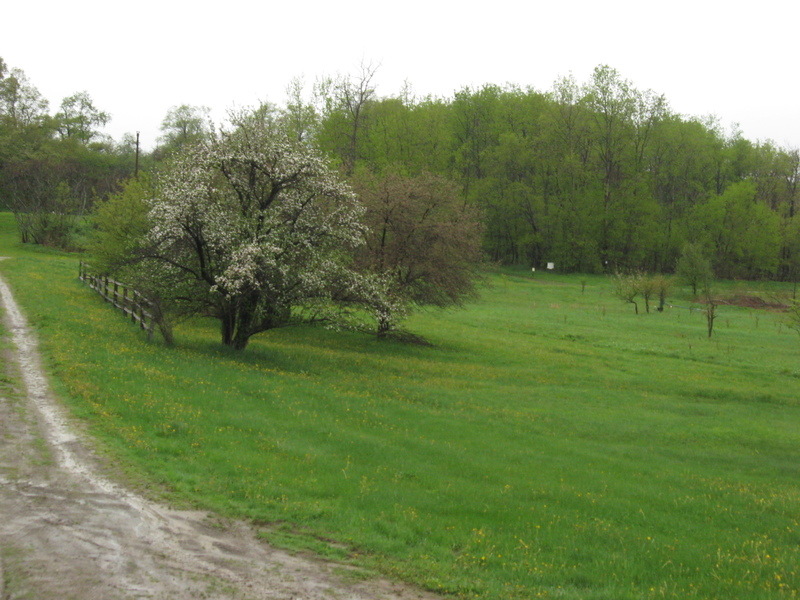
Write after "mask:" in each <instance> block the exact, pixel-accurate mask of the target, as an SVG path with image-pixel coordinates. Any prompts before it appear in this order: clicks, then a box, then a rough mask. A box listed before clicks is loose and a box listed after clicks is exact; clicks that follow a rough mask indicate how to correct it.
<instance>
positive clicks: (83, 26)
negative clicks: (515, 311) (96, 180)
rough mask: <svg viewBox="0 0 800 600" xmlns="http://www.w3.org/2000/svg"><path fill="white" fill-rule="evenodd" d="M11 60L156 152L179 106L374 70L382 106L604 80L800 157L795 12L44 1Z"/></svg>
mask: <svg viewBox="0 0 800 600" xmlns="http://www.w3.org/2000/svg"><path fill="white" fill-rule="evenodd" d="M0 18H2V21H3V26H2V33H1V34H0V56H2V57H3V58H4V59H5V61H6V63H7V64H8V65H9V66H10V67H19V68H21V69H23V70H24V71H25V72H26V74H27V75H28V77H29V78H30V80H31V82H32V83H33V84H34V85H35V86H36V87H37V88H38V89H39V90H40V91H41V92H42V94H44V96H45V97H47V98H48V100H49V101H50V104H51V112H55V111H56V110H57V109H58V105H59V104H60V102H61V99H62V98H63V97H65V96H68V95H70V94H72V93H75V92H78V91H83V90H86V91H88V92H89V94H90V95H91V97H92V98H93V100H94V102H95V105H96V106H97V107H98V108H99V109H101V110H104V111H106V112H109V113H110V114H111V116H112V121H111V123H110V124H109V126H108V127H107V128H106V131H107V133H109V134H110V135H112V136H113V137H114V138H116V139H119V138H120V137H121V136H122V134H124V133H126V132H135V131H140V132H141V136H142V144H143V146H144V147H146V148H151V147H152V146H153V145H154V143H155V138H156V137H157V136H158V135H159V127H160V124H161V121H162V119H163V118H164V116H165V115H166V113H167V110H168V109H169V108H170V107H171V106H175V105H179V104H194V105H205V106H209V107H211V108H212V111H213V112H212V114H213V116H214V117H215V120H217V121H219V120H221V119H222V118H224V116H225V114H226V111H227V110H228V109H229V108H232V107H235V106H240V107H241V106H248V105H253V104H256V103H258V101H259V100H268V101H271V102H275V103H282V102H283V101H284V98H285V90H286V86H287V84H288V83H289V81H290V80H291V79H292V78H294V77H303V78H304V79H305V81H306V83H307V84H309V86H310V84H311V83H313V82H314V81H315V79H316V78H317V77H320V76H323V75H335V74H337V73H356V72H358V70H359V65H360V64H361V63H362V62H364V63H369V62H371V63H373V64H379V65H380V67H379V69H378V73H377V76H376V83H377V86H378V93H379V95H391V94H396V93H398V92H399V91H400V89H401V88H402V86H403V82H404V81H408V82H409V83H410V85H411V88H412V91H413V92H414V93H415V94H416V95H418V96H424V95H427V94H432V95H437V96H451V95H452V93H453V92H454V91H455V90H457V89H460V88H462V87H464V86H467V85H469V86H480V85H481V84H484V83H496V84H501V85H502V84H505V83H516V84H518V85H520V86H523V87H526V86H532V87H534V88H535V89H537V90H540V91H547V90H549V89H550V88H551V87H552V84H553V82H554V81H555V80H556V79H557V78H558V77H560V76H563V75H568V74H569V73H572V74H574V75H575V77H576V78H577V79H578V81H579V82H584V81H586V80H587V79H588V77H589V76H590V74H591V72H592V70H593V69H594V67H595V66H596V65H598V64H608V65H610V66H612V67H614V68H615V69H617V70H618V71H619V72H620V73H621V75H622V76H623V77H624V78H625V79H628V80H630V81H632V82H633V84H634V85H635V86H636V87H637V88H639V89H643V90H644V89H648V88H650V89H653V90H654V91H656V92H658V93H662V94H664V95H665V96H666V97H667V100H668V101H669V103H670V105H671V107H672V109H673V110H674V111H676V112H678V113H682V114H687V115H697V116H702V115H709V114H713V115H716V116H717V117H719V119H720V122H721V124H722V125H723V126H725V127H726V128H728V129H730V127H731V126H732V124H733V123H738V124H739V125H740V127H741V130H742V132H743V134H744V136H745V137H747V138H748V139H751V140H753V141H755V140H767V139H771V140H773V141H774V142H775V143H777V144H778V145H781V146H789V147H800V97H799V93H800V78H798V72H800V56H798V43H797V40H798V27H799V25H798V23H800V2H797V0H782V1H778V0H761V1H759V2H736V1H735V0H734V1H731V0H727V1H717V0H669V1H667V2H658V3H656V2H652V1H649V0H547V1H546V2H535V1H534V2H525V1H524V0H516V1H510V0H494V1H493V2H480V3H478V2H473V3H470V2H469V0H459V1H451V0H427V1H425V0H407V1H405V2H392V3H383V2H380V0H338V1H336V0H328V1H320V0H306V1H304V2H293V1H292V0H282V1H281V2H258V0H217V1H215V2H206V3H204V2H202V0H201V1H199V2H198V1H194V2H183V1H176V0H160V1H155V0H136V1H134V2H115V1H109V0H71V1H69V2H65V1H64V0H58V1H57V2H56V1H52V0H46V1H44V2H42V1H37V0H29V1H15V2H9V3H6V5H5V6H4V7H3V8H2V10H1V11H0Z"/></svg>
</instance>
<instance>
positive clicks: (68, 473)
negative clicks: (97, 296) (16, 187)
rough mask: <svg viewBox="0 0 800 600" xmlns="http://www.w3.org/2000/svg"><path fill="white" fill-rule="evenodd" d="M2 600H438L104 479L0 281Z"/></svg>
mask: <svg viewBox="0 0 800 600" xmlns="http://www.w3.org/2000/svg"><path fill="white" fill-rule="evenodd" d="M0 304H2V307H3V308H4V311H3V312H4V315H3V324H4V327H0V334H2V330H5V331H6V332H8V333H9V335H7V336H6V338H5V342H6V343H5V344H3V346H2V347H0V353H2V359H3V361H2V363H0V365H1V366H0V600H18V599H19V600H21V599H23V598H24V599H26V600H45V599H47V600H50V599H59V600H69V599H74V600H94V599H97V600H118V599H119V600H122V599H132V598H137V599H138V598H159V599H165V600H166V599H169V600H190V599H191V600H198V599H208V600H213V599H219V600H222V599H226V600H227V599H253V600H257V599H259V600H260V599H281V600H289V599H292V600H322V599H347V600H366V599H376V600H377V599H381V600H389V599H395V600H410V599H426V600H434V598H435V597H434V596H433V595H430V594H427V593H424V592H421V591H416V590H413V589H410V588H408V587H407V586H403V585H400V584H395V583H392V582H388V581H385V580H370V581H363V580H361V579H360V578H357V577H348V576H347V568H346V567H342V566H341V565H336V564H332V563H327V562H323V561H320V560H316V559H314V558H310V557H305V556H295V555H291V554H288V553H286V552H283V551H280V550H277V549H274V548H271V547H269V546H267V545H266V544H265V543H263V542H261V541H259V540H257V539H256V537H255V536H254V534H253V531H252V530H251V529H250V528H249V527H248V526H247V525H246V524H245V523H225V524H224V525H220V524H219V523H220V521H219V519H215V518H214V517H213V516H212V515H208V514H206V513H201V512H188V511H176V510H171V509H169V508H167V507H164V506H159V505H157V504H154V503H153V502H150V501H148V500H146V499H144V498H142V497H140V496H138V495H136V494H134V493H132V492H131V491H129V490H126V489H125V488H124V487H123V486H121V485H119V484H117V483H115V482H113V481H111V480H110V479H108V478H107V477H106V476H104V475H103V473H102V469H101V467H100V466H99V462H98V461H97V460H96V459H95V458H94V457H93V455H92V453H91V452H90V451H89V450H88V449H87V446H86V444H85V443H84V442H82V441H81V439H80V437H79V436H77V435H76V434H75V433H74V431H73V429H74V428H72V427H71V426H70V423H69V420H68V418H67V416H66V413H65V411H64V410H63V409H62V408H61V407H60V406H59V404H58V403H57V402H56V400H55V399H54V397H53V395H52V392H51V391H50V388H49V386H48V382H47V379H46V377H45V375H44V373H43V372H42V369H41V364H40V359H39V356H38V352H37V347H36V342H35V339H34V336H33V334H32V332H31V331H30V329H29V328H28V325H27V323H26V321H25V318H24V316H23V315H22V313H21V311H20V309H19V307H18V306H17V304H16V302H15V301H14V298H13V296H12V294H11V291H10V289H9V287H8V286H7V285H6V283H5V282H4V281H3V279H2V278H0Z"/></svg>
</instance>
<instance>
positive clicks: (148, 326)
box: [78, 261, 155, 339]
mask: <svg viewBox="0 0 800 600" xmlns="http://www.w3.org/2000/svg"><path fill="white" fill-rule="evenodd" d="M78 278H79V279H80V280H81V281H83V282H84V283H86V284H87V285H88V286H89V287H90V288H92V289H93V290H94V291H96V292H97V293H98V294H100V295H101V296H102V297H103V299H104V300H105V301H106V302H110V303H111V304H112V305H113V306H114V307H115V308H117V309H119V310H121V311H122V313H123V314H124V315H125V316H126V317H128V318H130V320H131V321H133V322H134V323H136V324H137V325H139V327H141V328H142V329H143V330H144V331H146V332H147V337H148V339H150V338H152V337H153V329H154V328H155V318H154V316H153V314H154V312H155V311H154V310H153V303H152V302H150V301H149V300H148V299H147V298H145V297H144V296H142V294H140V293H139V292H137V291H136V290H134V289H133V288H131V287H129V286H127V285H125V284H124V283H120V282H119V281H114V280H113V279H109V278H108V277H100V276H98V275H94V274H92V273H91V272H90V270H89V265H87V264H86V263H85V262H83V261H80V263H79V266H78Z"/></svg>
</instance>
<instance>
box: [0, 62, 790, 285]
mask: <svg viewBox="0 0 800 600" xmlns="http://www.w3.org/2000/svg"><path fill="white" fill-rule="evenodd" d="M374 76H375V69H373V68H371V67H364V68H362V70H361V72H360V73H358V74H356V75H353V76H338V77H331V78H324V79H321V80H318V81H317V82H316V83H315V85H314V86H313V90H312V94H311V95H310V97H306V96H305V95H304V94H303V90H302V88H301V86H300V85H299V84H297V83H296V82H295V83H293V84H292V85H291V86H290V88H289V94H288V98H287V100H286V103H285V105H284V106H283V107H281V109H280V110H281V111H283V112H285V118H286V122H287V127H288V128H289V129H290V130H291V135H292V136H295V137H296V138H297V139H298V140H303V141H305V142H307V143H311V144H313V145H314V146H315V147H317V148H318V149H320V150H321V151H322V152H323V153H324V154H325V155H327V156H328V157H329V158H330V159H331V160H332V161H333V162H334V163H335V164H336V165H337V167H338V169H339V170H340V171H341V172H342V173H343V174H344V176H345V177H346V178H349V179H353V180H354V178H358V177H362V178H363V177H366V176H367V175H366V174H372V175H380V174H383V173H394V174H395V175H397V176H406V177H416V176H420V175H423V174H428V175H436V176H439V177H442V178H444V179H447V180H449V181H452V182H453V184H454V185H455V186H456V187H457V189H458V193H459V195H460V198H461V200H462V202H463V204H464V205H465V206H469V207H470V208H471V209H472V210H474V211H476V212H477V213H479V214H480V219H481V222H482V225H483V234H482V235H483V244H482V245H483V249H484V250H485V252H486V255H487V256H488V258H489V259H490V260H492V261H495V262H500V263H507V264H527V265H529V266H537V267H538V266H542V265H544V264H545V263H548V262H553V263H555V264H556V267H557V269H559V270H560V271H565V272H570V271H580V272H607V273H613V272H619V271H625V270H640V271H647V272H654V273H655V272H671V271H673V270H674V269H675V266H676V264H677V261H678V259H679V257H680V256H681V252H682V249H683V248H684V247H685V245H686V244H687V243H689V244H692V245H693V246H695V247H697V248H699V249H700V251H701V252H702V253H703V254H704V255H705V256H706V257H707V258H708V259H709V260H710V261H711V264H712V267H713V270H714V272H715V274H716V275H717V276H719V277H729V278H764V277H768V278H780V279H787V280H796V279H797V278H798V274H800V217H798V215H797V212H798V210H797V208H798V195H799V194H800V192H798V180H799V179H800V155H799V154H798V150H797V149H786V148H781V147H778V146H775V145H774V144H773V143H771V142H752V141H750V140H747V139H745V138H744V137H743V136H742V135H741V134H740V133H739V132H737V131H734V132H732V133H726V132H725V131H724V129H723V128H722V127H721V126H720V124H719V122H718V121H716V120H715V119H714V118H712V117H706V118H698V117H692V116H685V115H680V114H677V113H675V112H674V111H672V110H671V109H670V107H669V104H668V102H667V100H666V98H665V97H664V96H662V95H659V94H656V93H654V92H653V91H651V90H640V89H637V88H636V87H635V86H634V85H633V84H632V83H631V82H630V81H627V80H626V79H624V78H623V77H622V76H621V75H620V74H619V73H618V72H617V71H616V70H614V69H613V68H611V67H608V66H598V67H597V68H596V69H595V70H594V73H593V74H592V76H591V77H590V78H589V80H588V81H586V82H578V81H576V80H575V79H574V78H573V77H565V78H562V79H560V80H558V81H556V82H555V83H554V84H553V86H552V89H550V90H548V91H538V90H535V89H533V88H522V87H518V86H510V85H507V86H497V85H485V86H482V87H480V88H464V89H461V90H459V91H456V92H455V93H454V94H453V95H452V97H448V98H438V97H422V98H419V97H415V96H414V95H413V94H411V93H410V92H409V91H408V90H405V91H403V92H402V93H400V94H395V95H389V96H381V95H379V94H378V92H377V90H376V89H375V86H374V85H373V80H374ZM272 109H273V110H274V109H275V107H272ZM108 118H109V116H108V115H107V114H106V113H104V112H102V111H100V110H98V109H97V108H95V107H94V106H93V104H92V102H91V98H90V97H89V95H88V94H87V93H85V92H82V93H78V94H74V95H73V96H70V97H69V98H65V99H64V101H63V102H62V104H61V107H60V110H59V111H57V112H56V113H55V114H53V115H49V114H48V112H47V103H46V101H44V100H43V99H42V97H41V95H40V94H39V93H38V91H36V89H35V87H34V86H33V85H32V84H31V83H30V82H29V81H28V80H27V78H26V77H25V75H24V73H23V72H22V71H21V70H19V69H9V68H8V67H7V66H6V65H5V64H4V63H3V62H2V61H1V60H0V203H3V204H4V205H5V206H6V207H8V208H15V207H17V208H19V209H20V210H18V211H15V212H17V213H18V214H19V215H21V221H23V222H22V223H21V225H23V228H22V229H23V232H24V233H23V235H24V236H26V239H28V240H30V241H38V242H42V243H59V244H65V243H68V242H67V240H68V239H69V235H68V234H69V229H70V228H74V227H76V223H81V222H82V221H81V220H80V219H77V220H76V219H75V218H74V217H75V216H76V215H83V214H85V213H86V212H87V211H88V210H89V208H90V207H91V205H92V204H93V202H94V201H95V200H96V199H100V198H105V197H107V196H108V195H109V194H110V193H112V192H114V191H117V190H119V186H120V183H121V182H122V181H124V180H125V179H126V178H127V177H129V176H130V175H132V171H133V161H134V148H133V139H132V136H126V138H125V139H123V140H122V141H121V142H114V141H113V140H110V139H108V138H104V137H103V136H101V135H100V134H99V133H98V129H99V127H101V126H102V125H103V124H104V123H105V122H106V121H107V120H108ZM162 132H163V136H162V138H161V140H160V142H161V143H160V145H159V147H158V148H157V149H156V150H155V151H153V152H152V153H150V154H149V155H148V156H145V157H143V158H142V160H143V164H144V165H145V167H144V168H145V169H146V170H153V169H157V168H158V165H160V164H162V163H163V161H164V160H165V159H166V158H167V157H168V156H170V154H172V153H173V152H175V151H176V150H178V149H179V148H181V147H183V146H184V145H186V144H191V143H197V142H198V141H199V140H203V139H209V138H210V137H213V135H214V127H213V125H212V124H211V122H210V120H209V117H208V109H204V108H203V107H197V106H192V105H183V106H178V107H174V108H173V109H171V110H170V111H169V113H168V114H167V115H166V116H165V118H164V121H163V123H162ZM41 206H45V207H47V210H39V211H36V210H34V209H35V208H36V207H41ZM53 207H54V209H53ZM35 214H38V215H40V216H39V217H38V219H39V220H41V221H44V223H33V224H30V223H25V222H24V221H25V219H28V220H32V217H31V215H35ZM59 215H61V216H63V215H66V218H63V219H60V218H59Z"/></svg>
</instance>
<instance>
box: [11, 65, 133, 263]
mask: <svg viewBox="0 0 800 600" xmlns="http://www.w3.org/2000/svg"><path fill="white" fill-rule="evenodd" d="M48 108H49V106H48V103H47V101H46V100H45V99H44V98H42V96H41V94H40V93H39V91H38V90H37V89H36V88H35V87H34V86H33V84H32V83H30V81H29V80H28V78H27V76H26V75H25V73H24V72H23V71H22V70H20V69H17V68H12V69H9V68H8V67H7V65H6V64H5V62H4V61H3V60H2V59H0V210H12V211H13V212H14V214H15V216H16V218H17V221H18V223H19V226H20V234H21V237H22V240H23V241H25V242H34V243H40V244H47V245H54V246H61V247H74V245H75V241H74V239H73V238H74V234H75V233H76V230H77V229H79V228H80V226H81V224H82V221H83V219H82V217H83V216H84V215H85V214H86V213H87V212H88V211H89V210H90V209H91V206H92V204H93V203H94V201H95V199H97V198H103V197H105V196H107V195H108V194H109V193H112V192H114V191H116V190H117V189H118V188H119V184H120V181H122V180H123V179H125V178H127V177H129V176H130V174H131V173H132V171H133V166H134V150H133V149H132V148H130V147H129V146H126V145H125V144H120V145H117V144H115V143H114V142H113V141H112V140H110V139H108V138H106V137H104V136H103V135H102V134H101V133H100V128H101V127H102V126H103V125H104V124H105V123H107V122H108V120H109V118H110V117H109V115H108V114H107V113H105V112H103V111H100V110H98V109H97V108H96V107H95V106H94V104H93V102H92V99H91V97H90V96H89V94H88V93H87V92H80V93H77V94H73V95H72V96H69V97H67V98H65V99H64V100H63V102H62V103H61V110H60V111H59V112H57V113H56V114H55V115H50V114H49V113H48Z"/></svg>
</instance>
